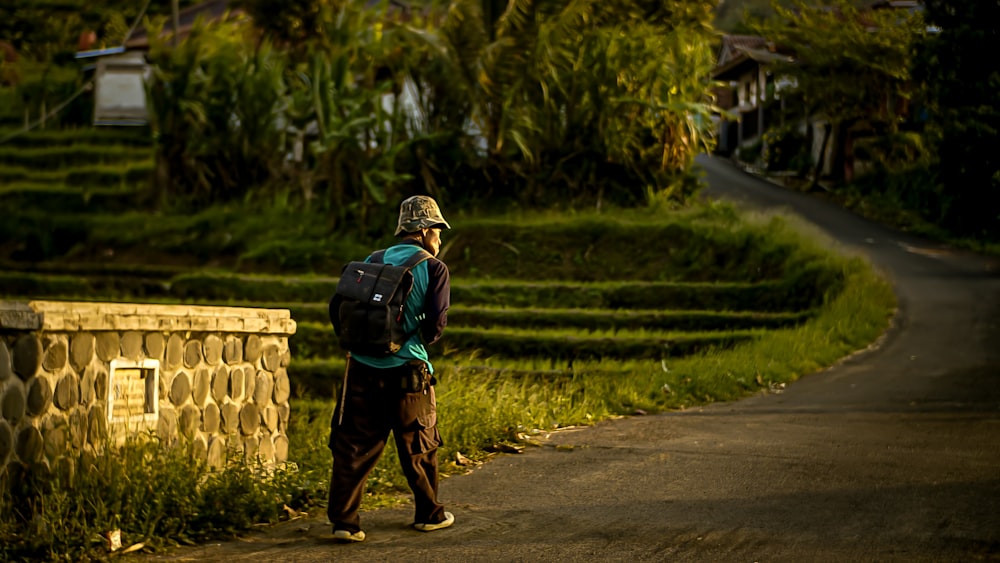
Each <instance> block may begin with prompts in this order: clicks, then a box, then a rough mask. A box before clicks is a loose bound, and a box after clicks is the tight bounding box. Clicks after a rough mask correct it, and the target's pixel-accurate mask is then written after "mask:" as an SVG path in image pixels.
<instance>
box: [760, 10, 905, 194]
mask: <svg viewBox="0 0 1000 563" xmlns="http://www.w3.org/2000/svg"><path fill="white" fill-rule="evenodd" d="M773 9H774V13H775V15H774V16H773V17H771V18H768V19H766V20H757V21H753V22H751V27H752V28H753V29H754V30H755V32H756V33H758V34H759V35H761V36H763V37H766V38H767V39H768V40H769V41H772V42H773V43H774V44H775V45H776V46H778V47H779V48H780V49H782V50H783V51H787V52H790V53H792V54H793V56H791V57H790V58H788V59H787V60H779V61H776V62H775V63H774V65H773V72H774V73H775V74H776V75H778V76H781V77H783V78H784V79H785V81H786V82H785V83H786V84H788V88H787V90H786V92H787V94H786V95H788V96H791V97H793V98H794V99H795V102H796V103H795V104H792V105H793V107H795V106H798V107H800V108H801V111H802V114H801V115H800V117H806V118H818V119H822V120H823V121H825V123H826V126H825V129H824V131H823V139H822V146H823V147H826V146H827V144H828V143H830V142H834V143H835V145H834V149H835V150H834V163H833V164H834V176H835V177H836V178H844V177H845V168H846V167H845V159H846V158H848V157H849V150H850V147H851V143H852V142H853V140H854V139H855V138H857V137H858V136H868V137H870V136H873V135H874V136H878V137H892V136H894V135H897V134H898V133H899V131H900V128H901V127H902V126H903V125H904V124H905V122H906V119H907V116H908V115H909V109H910V105H909V100H910V98H911V96H912V92H913V85H912V81H911V79H910V69H911V67H912V55H913V51H914V49H915V45H916V44H917V42H918V41H919V40H920V39H922V36H923V28H924V25H923V18H922V17H921V15H920V13H919V12H910V11H905V10H894V9H885V10H865V11H861V10H859V9H858V8H857V7H855V6H854V5H853V3H852V2H850V1H849V0H834V1H833V2H832V4H830V5H827V4H815V3H807V2H805V1H804V0H794V1H793V3H792V6H791V7H788V8H786V7H783V6H782V5H781V4H779V3H777V2H775V3H774V4H773ZM823 154H825V150H824V151H821V152H820V155H823ZM823 165H824V163H823V162H822V159H820V161H819V162H817V163H816V169H815V173H816V174H818V173H819V171H820V170H821V169H822V168H823ZM848 170H849V169H848ZM848 174H849V171H848Z"/></svg>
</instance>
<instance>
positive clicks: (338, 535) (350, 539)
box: [333, 530, 365, 543]
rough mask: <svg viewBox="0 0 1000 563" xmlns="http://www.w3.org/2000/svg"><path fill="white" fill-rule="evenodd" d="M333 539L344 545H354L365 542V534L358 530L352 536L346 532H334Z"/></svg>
mask: <svg viewBox="0 0 1000 563" xmlns="http://www.w3.org/2000/svg"><path fill="white" fill-rule="evenodd" d="M333 539H335V540H337V541H339V542H344V543H354V542H359V541H365V532H364V531H363V530H358V531H357V532H354V533H353V534H352V533H351V532H348V531H347V530H334V531H333Z"/></svg>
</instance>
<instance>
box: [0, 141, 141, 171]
mask: <svg viewBox="0 0 1000 563" xmlns="http://www.w3.org/2000/svg"><path fill="white" fill-rule="evenodd" d="M151 154H152V152H151V149H149V148H147V147H131V146H123V145H107V146H99V145H91V144H72V145H65V146H62V145H60V146H43V147H27V148H21V147H17V146H14V147H12V146H10V145H0V164H3V165H7V166H21V167H29V168H46V167H64V166H82V165H88V164H114V163H120V162H137V161H143V160H148V159H149V158H150V156H151Z"/></svg>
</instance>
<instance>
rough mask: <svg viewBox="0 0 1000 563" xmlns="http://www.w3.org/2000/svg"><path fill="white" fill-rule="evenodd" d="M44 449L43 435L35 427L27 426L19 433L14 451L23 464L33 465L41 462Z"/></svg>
mask: <svg viewBox="0 0 1000 563" xmlns="http://www.w3.org/2000/svg"><path fill="white" fill-rule="evenodd" d="M44 447H45V442H44V440H43V439H42V433H41V432H40V431H39V430H38V429H37V428H35V427H34V426H30V425H29V426H25V427H23V428H21V430H19V431H18V432H17V440H16V441H15V444H14V451H15V453H16V454H17V459H19V460H21V463H27V464H33V463H38V462H39V461H41V459H42V453H43V451H44Z"/></svg>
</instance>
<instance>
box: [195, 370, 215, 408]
mask: <svg viewBox="0 0 1000 563" xmlns="http://www.w3.org/2000/svg"><path fill="white" fill-rule="evenodd" d="M211 380H212V378H211V377H210V376H209V372H208V368H204V367H201V368H198V370H197V371H195V372H194V385H193V386H192V387H191V398H192V399H194V404H196V405H198V406H199V407H202V406H204V405H205V399H207V398H208V390H209V388H210V387H211Z"/></svg>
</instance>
